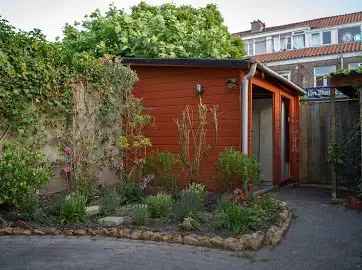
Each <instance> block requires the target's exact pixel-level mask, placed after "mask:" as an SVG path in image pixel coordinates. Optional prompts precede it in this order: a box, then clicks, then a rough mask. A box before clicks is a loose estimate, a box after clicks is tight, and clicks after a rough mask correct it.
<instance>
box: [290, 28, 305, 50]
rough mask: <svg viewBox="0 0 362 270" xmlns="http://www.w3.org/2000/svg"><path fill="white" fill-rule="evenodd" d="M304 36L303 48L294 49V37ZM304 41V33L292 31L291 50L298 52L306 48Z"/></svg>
mask: <svg viewBox="0 0 362 270" xmlns="http://www.w3.org/2000/svg"><path fill="white" fill-rule="evenodd" d="M301 35H303V36H304V47H303V48H299V49H294V37H295V36H301ZM306 39H307V35H306V32H305V31H294V32H292V48H291V50H300V49H304V48H306Z"/></svg>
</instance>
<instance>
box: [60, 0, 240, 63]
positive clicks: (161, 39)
mask: <svg viewBox="0 0 362 270" xmlns="http://www.w3.org/2000/svg"><path fill="white" fill-rule="evenodd" d="M63 42H64V44H65V46H66V48H67V49H68V50H71V51H75V52H89V53H91V54H94V55H95V56H97V57H99V56H103V55H105V54H111V55H119V56H128V57H153V58H155V57H179V58H180V57H184V58H190V57H194V58H241V57H243V56H244V55H245V53H244V47H243V43H242V41H241V40H240V38H237V37H233V36H232V35H231V34H230V33H229V32H228V30H227V27H226V26H225V25H224V21H223V18H222V16H221V14H220V12H219V11H218V10H217V7H216V6H215V5H211V4H210V5H207V6H206V7H204V8H193V7H191V6H180V7H176V6H175V5H173V4H164V5H161V6H151V5H148V4H146V3H145V2H141V3H140V4H139V5H137V6H135V7H133V8H132V11H131V13H130V14H127V13H126V12H124V11H123V10H118V9H117V8H116V7H114V6H110V8H109V10H108V11H107V12H106V13H105V14H104V15H103V14H101V12H100V11H99V10H96V11H95V12H93V13H92V14H90V15H89V16H88V17H87V18H86V19H85V20H84V21H83V22H82V23H81V25H80V27H77V26H76V25H75V26H71V25H66V26H65V30H64V39H63Z"/></svg>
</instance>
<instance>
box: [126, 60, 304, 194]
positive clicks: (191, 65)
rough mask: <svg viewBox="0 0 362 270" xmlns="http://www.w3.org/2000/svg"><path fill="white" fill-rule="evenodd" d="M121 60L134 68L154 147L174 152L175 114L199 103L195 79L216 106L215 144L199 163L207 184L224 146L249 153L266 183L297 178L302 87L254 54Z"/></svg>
mask: <svg viewBox="0 0 362 270" xmlns="http://www.w3.org/2000/svg"><path fill="white" fill-rule="evenodd" d="M123 62H124V63H125V64H129V65H130V66H131V68H132V69H134V70H135V71H136V72H137V74H138V77H139V81H138V82H137V84H136V86H135V89H134V93H135V95H136V96H138V97H141V98H142V99H143V102H144V106H145V108H146V110H147V111H148V113H150V114H151V115H152V116H153V117H154V120H155V121H154V124H153V125H152V126H151V127H149V128H148V129H147V130H146V135H148V136H149V137H151V139H152V143H153V148H155V149H159V150H162V151H164V150H167V151H171V152H178V150H179V145H178V140H177V135H178V134H177V126H176V123H175V119H176V118H178V117H179V116H180V114H181V112H182V110H183V109H184V108H185V106H186V105H197V104H198V102H199V98H198V95H197V93H196V91H195V87H196V85H201V86H202V88H203V89H204V92H203V94H202V100H203V102H204V103H206V104H210V105H212V104H214V105H218V106H219V112H220V119H219V139H218V144H217V146H216V147H214V148H213V150H212V152H211V153H210V154H209V155H208V157H207V159H206V160H205V161H204V163H203V164H202V169H201V178H202V179H200V180H202V181H204V183H205V184H206V185H207V186H208V188H209V189H210V190H217V189H218V187H219V183H218V180H217V177H216V171H215V162H216V160H217V157H218V154H219V152H221V151H223V150H224V149H225V148H226V147H233V148H234V149H240V150H241V151H242V152H243V153H245V154H248V155H254V156H255V157H256V158H257V159H258V161H259V162H260V164H261V175H262V179H263V180H264V181H265V182H266V183H270V184H273V185H279V184H281V183H283V182H284V181H286V180H288V179H293V180H297V179H298V174H299V172H298V169H299V168H298V167H299V164H298V163H299V162H298V159H299V97H300V96H301V95H304V91H303V89H302V88H300V87H299V86H297V85H295V84H294V83H292V82H291V81H289V80H287V79H285V78H284V77H282V76H281V75H279V74H277V73H276V72H274V71H272V70H271V69H269V68H268V67H266V66H264V65H262V64H261V63H259V62H256V61H255V60H254V59H245V60H231V59H227V60H217V59H140V58H126V59H123ZM230 82H231V83H230ZM183 184H185V183H183Z"/></svg>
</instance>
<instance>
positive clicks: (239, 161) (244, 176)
mask: <svg viewBox="0 0 362 270" xmlns="http://www.w3.org/2000/svg"><path fill="white" fill-rule="evenodd" d="M217 169H218V172H219V174H220V176H221V177H220V178H221V180H222V181H223V183H224V186H225V188H230V187H232V185H233V184H234V185H235V184H237V183H238V182H240V180H241V181H242V184H243V185H244V191H246V190H247V188H246V186H247V184H248V182H249V181H251V182H252V183H257V182H258V181H259V177H260V168H259V164H258V162H257V161H256V159H254V158H250V157H248V156H246V155H244V154H242V153H241V152H240V151H236V150H234V149H232V148H229V149H226V150H224V151H223V152H222V153H220V155H219V158H218V161H217Z"/></svg>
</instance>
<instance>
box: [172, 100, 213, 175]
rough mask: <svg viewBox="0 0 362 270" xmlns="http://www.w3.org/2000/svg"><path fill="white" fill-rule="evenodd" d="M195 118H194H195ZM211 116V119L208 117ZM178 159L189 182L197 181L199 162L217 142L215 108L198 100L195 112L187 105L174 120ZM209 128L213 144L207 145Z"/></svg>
mask: <svg viewBox="0 0 362 270" xmlns="http://www.w3.org/2000/svg"><path fill="white" fill-rule="evenodd" d="M195 116H196V117H195ZM210 116H211V119H209V117H210ZM176 125H177V130H178V143H179V145H180V148H181V149H180V159H181V162H182V164H183V165H184V167H185V168H186V170H187V174H188V178H189V180H190V182H194V181H197V180H198V177H199V175H200V166H201V161H202V160H203V159H204V158H205V156H206V154H207V153H208V152H209V151H210V149H211V148H212V147H213V146H215V145H216V144H217V140H218V111H217V106H214V107H212V108H209V107H208V106H207V105H206V104H203V103H202V99H201V98H200V101H199V104H198V106H197V111H196V112H195V111H194V109H193V108H192V107H191V106H189V105H187V106H186V107H185V109H184V110H183V112H182V114H181V117H180V118H179V119H177V120H176ZM210 126H211V131H212V132H213V133H214V142H213V144H212V145H211V144H209V143H207V140H206V136H207V133H208V131H209V128H210Z"/></svg>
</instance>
